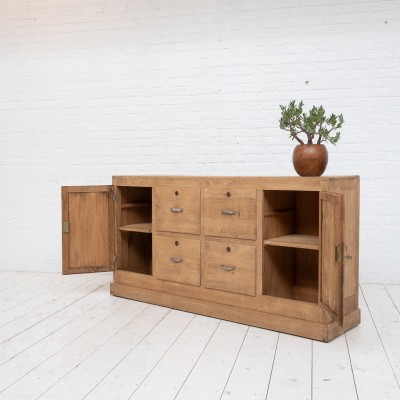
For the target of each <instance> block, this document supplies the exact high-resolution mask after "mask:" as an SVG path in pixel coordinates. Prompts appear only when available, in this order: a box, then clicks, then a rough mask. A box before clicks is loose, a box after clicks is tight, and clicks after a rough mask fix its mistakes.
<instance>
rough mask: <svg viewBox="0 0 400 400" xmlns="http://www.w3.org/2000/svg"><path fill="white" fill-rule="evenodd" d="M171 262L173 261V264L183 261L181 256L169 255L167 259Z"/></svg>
mask: <svg viewBox="0 0 400 400" xmlns="http://www.w3.org/2000/svg"><path fill="white" fill-rule="evenodd" d="M169 260H170V261H171V262H173V263H175V264H180V263H183V258H178V257H170V259H169Z"/></svg>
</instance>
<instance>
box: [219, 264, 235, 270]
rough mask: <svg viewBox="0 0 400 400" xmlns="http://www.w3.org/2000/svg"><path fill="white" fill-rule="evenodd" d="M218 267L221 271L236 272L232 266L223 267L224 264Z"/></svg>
mask: <svg viewBox="0 0 400 400" xmlns="http://www.w3.org/2000/svg"><path fill="white" fill-rule="evenodd" d="M219 267H220V268H221V269H223V270H224V271H235V270H236V267H235V266H234V265H224V264H221V265H219Z"/></svg>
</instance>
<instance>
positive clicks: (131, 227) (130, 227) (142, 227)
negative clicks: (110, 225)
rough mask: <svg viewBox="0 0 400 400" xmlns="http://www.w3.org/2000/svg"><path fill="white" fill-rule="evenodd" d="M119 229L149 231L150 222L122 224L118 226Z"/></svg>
mask: <svg viewBox="0 0 400 400" xmlns="http://www.w3.org/2000/svg"><path fill="white" fill-rule="evenodd" d="M119 230H120V231H123V232H142V233H151V231H152V228H151V222H148V223H143V224H131V225H124V226H120V227H119Z"/></svg>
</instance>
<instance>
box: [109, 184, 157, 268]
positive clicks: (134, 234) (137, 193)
mask: <svg viewBox="0 0 400 400" xmlns="http://www.w3.org/2000/svg"><path fill="white" fill-rule="evenodd" d="M117 194H118V195H119V196H120V202H119V204H120V213H119V215H120V218H119V221H118V222H117V223H118V230H119V233H118V234H119V239H120V246H121V259H120V260H119V262H118V269H120V270H124V271H130V272H136V273H140V274H146V275H151V274H152V235H151V233H152V223H151V221H152V214H151V210H152V188H151V187H137V186H118V187H117Z"/></svg>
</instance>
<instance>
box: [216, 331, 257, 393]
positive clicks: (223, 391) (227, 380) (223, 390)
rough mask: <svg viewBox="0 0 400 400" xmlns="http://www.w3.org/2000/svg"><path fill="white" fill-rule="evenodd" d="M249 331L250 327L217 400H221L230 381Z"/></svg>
mask: <svg viewBox="0 0 400 400" xmlns="http://www.w3.org/2000/svg"><path fill="white" fill-rule="evenodd" d="M249 329H250V326H247V329H246V333H245V334H244V336H243V340H242V343H241V344H240V347H239V350H238V352H237V354H236V357H235V361H234V362H233V365H232V368H231V370H230V371H229V375H228V378H227V379H226V382H225V385H224V388H223V389H222V392H221V396H220V398H219V400H221V399H222V396H223V395H224V393H225V389H226V385H227V384H228V382H229V379H230V377H231V374H232V371H233V369H234V367H235V365H236V361H237V359H238V358H239V354H240V352H241V350H242V347H243V343H244V341H245V339H246V337H247V334H248V333H249Z"/></svg>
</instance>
